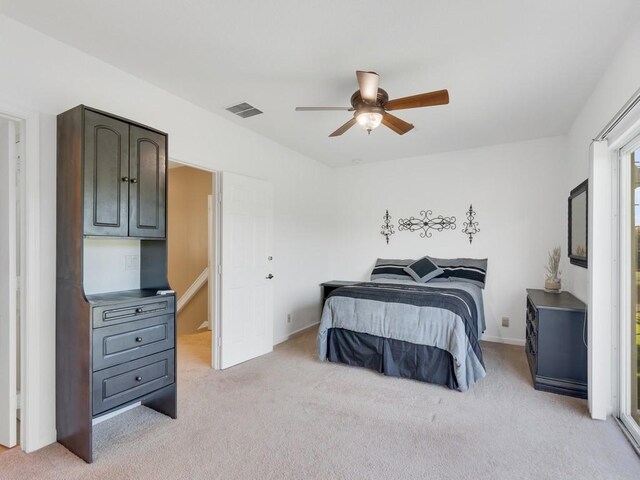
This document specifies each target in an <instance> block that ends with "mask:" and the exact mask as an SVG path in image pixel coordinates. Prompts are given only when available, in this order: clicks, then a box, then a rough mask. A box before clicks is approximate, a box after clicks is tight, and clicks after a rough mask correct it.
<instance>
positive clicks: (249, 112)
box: [227, 102, 262, 118]
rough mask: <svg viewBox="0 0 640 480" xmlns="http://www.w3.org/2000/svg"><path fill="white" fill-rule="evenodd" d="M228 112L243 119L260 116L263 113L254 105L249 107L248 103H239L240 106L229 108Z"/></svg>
mask: <svg viewBox="0 0 640 480" xmlns="http://www.w3.org/2000/svg"><path fill="white" fill-rule="evenodd" d="M227 110H229V111H230V112H231V113H235V114H236V115H238V116H239V117H242V118H248V117H253V116H254V115H260V114H261V113H262V111H260V110H258V109H257V108H256V107H254V106H253V105H249V104H248V103H247V102H243V103H239V104H238V105H234V106H233V107H229V108H227Z"/></svg>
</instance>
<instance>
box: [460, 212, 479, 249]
mask: <svg viewBox="0 0 640 480" xmlns="http://www.w3.org/2000/svg"><path fill="white" fill-rule="evenodd" d="M466 215H467V221H466V222H464V223H463V224H462V225H463V227H464V228H463V229H462V233H464V234H465V235H468V236H469V244H471V242H473V236H474V235H476V234H477V233H478V232H479V231H480V229H479V228H478V225H479V224H478V222H474V220H475V218H476V212H474V210H473V205H469V210H468V211H467V213H466Z"/></svg>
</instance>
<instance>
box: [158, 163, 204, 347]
mask: <svg viewBox="0 0 640 480" xmlns="http://www.w3.org/2000/svg"><path fill="white" fill-rule="evenodd" d="M213 175H214V174H213V173H211V172H207V171H205V170H199V169H197V168H191V167H177V168H170V169H169V179H168V206H169V208H168V225H169V235H168V239H169V285H171V288H173V289H174V290H175V291H176V295H177V298H178V299H180V298H181V297H182V296H183V295H184V293H185V291H186V290H187V289H188V288H189V287H190V286H191V284H193V282H194V281H195V279H196V278H197V277H198V276H199V275H200V274H201V273H202V271H203V270H204V269H205V268H206V267H207V262H208V238H209V236H208V233H209V232H208V203H207V202H208V196H209V195H211V193H212V185H213ZM207 312H208V298H207V285H206V284H205V285H204V286H203V287H202V288H201V289H200V291H199V292H198V293H197V294H196V295H195V296H194V297H193V298H192V299H191V301H190V302H189V303H188V304H187V305H186V306H185V307H184V309H183V310H182V311H181V312H180V313H179V314H178V318H177V327H178V335H183V334H186V333H194V332H196V331H197V330H198V327H199V326H200V325H201V324H202V322H204V321H206V320H207V318H208V315H207Z"/></svg>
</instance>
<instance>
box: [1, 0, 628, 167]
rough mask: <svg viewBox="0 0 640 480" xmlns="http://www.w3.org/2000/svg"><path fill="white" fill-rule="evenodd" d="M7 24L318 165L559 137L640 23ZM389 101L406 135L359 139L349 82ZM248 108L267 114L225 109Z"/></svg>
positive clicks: (620, 18)
mask: <svg viewBox="0 0 640 480" xmlns="http://www.w3.org/2000/svg"><path fill="white" fill-rule="evenodd" d="M2 11H3V13H5V14H6V15H8V16H10V17H12V18H14V19H16V20H18V21H20V22H22V23H25V24H27V25H29V26H32V27H33V28H36V29H37V30H40V31H42V32H44V33H46V34H48V35H50V36H52V37H55V38H57V39H59V40H61V41H63V42H65V43H67V44H69V45H72V46H74V47H77V48H79V49H81V50H84V51H85V52H87V53H90V54H91V55H94V56H95V57H98V58H100V59H103V60H104V61H106V62H109V63H111V64H112V65H115V66H116V67H118V68H120V69H122V70H125V71H127V72H130V73H131V74H133V75H136V76H138V77H140V78H143V79H145V80H147V81H149V82H151V83H153V84H155V85H158V86H160V87H162V88H164V89H166V90H168V91H170V92H173V93H175V94H177V95H179V96H181V97H183V98H185V99H187V100H190V101H191V102H193V103H195V104H198V105H200V106H202V107H204V108H206V109H208V110H210V111H212V112H215V113H217V114H219V115H222V116H224V117H225V118H228V119H229V120H230V121H232V122H236V123H238V124H240V125H243V126H246V127H247V128H249V129H251V130H254V131H255V132H258V133H260V134H262V135H264V136H266V137H269V138H271V139H273V140H275V141H276V142H279V143H281V144H283V145H286V146H288V147H290V148H292V149H294V150H297V151H299V152H301V153H303V154H305V155H307V156H309V157H312V158H315V159H317V160H319V161H322V162H324V163H326V164H328V165H332V166H340V165H349V164H351V163H352V161H353V160H354V159H357V160H359V161H378V160H388V159H392V158H400V157H410V156H416V155H422V154H426V153H435V152H442V151H450V150H459V149H463V148H470V147H476V146H482V145H491V144H497V143H505V142H512V141H519V140H525V139H533V138H540V137H545V136H551V135H560V134H564V133H566V132H567V131H568V129H569V127H570V126H571V123H572V121H573V119H574V118H575V117H576V115H577V113H578V112H579V110H580V108H581V106H582V105H583V104H584V102H585V101H586V99H587V98H588V96H589V94H590V93H591V91H592V90H593V88H594V87H595V85H596V83H597V81H598V79H599V78H600V76H601V75H602V73H603V71H604V70H605V68H606V66H607V65H608V63H609V61H610V57H611V55H612V54H613V53H614V52H615V50H616V48H617V47H618V46H619V45H620V43H621V42H622V41H623V40H624V39H625V38H626V37H627V35H628V34H629V33H630V30H631V28H632V27H633V26H636V28H637V25H638V21H639V20H640V2H639V1H638V0H537V1H531V0H484V1H483V0H458V1H456V2H452V1H450V0H418V1H409V0H407V1H389V0H368V1H345V0H322V1H320V0H315V1H296V0H269V1H260V0H235V1H233V2H226V1H211V0H209V1H207V0H173V1H171V0H110V1H86V0H56V1H51V0H40V1H38V0H3V2H2ZM357 69H362V70H374V71H376V72H378V73H379V74H380V76H381V80H380V86H381V87H382V88H384V89H385V90H387V91H388V92H389V95H390V97H391V98H397V97H403V96H407V95H413V94H417V93H422V92H427V91H431V90H437V89H441V88H448V89H449V94H450V97H451V103H450V104H449V105H447V106H440V107H431V108H422V109H416V110H406V111H398V112H396V113H397V115H398V116H399V117H401V118H403V119H405V120H407V121H409V122H411V123H413V124H414V125H415V126H416V128H415V129H414V130H412V131H411V132H409V133H407V134H406V135H404V136H398V135H396V134H395V133H393V132H392V131H390V130H388V129H386V128H384V127H380V128H378V129H377V130H375V131H373V132H372V133H371V135H370V136H367V134H366V132H365V131H364V130H362V129H360V128H359V127H357V126H355V127H353V128H352V129H351V130H349V131H348V132H347V133H346V134H344V135H343V136H342V137H337V138H328V136H327V135H328V134H329V133H331V132H332V131H333V130H335V129H336V128H337V127H338V126H340V125H342V124H343V123H344V122H345V121H347V120H348V119H349V118H350V115H351V114H350V113H349V112H295V111H294V108H295V107H296V106H298V105H301V106H343V105H344V106H348V105H349V98H350V96H351V94H352V93H353V92H354V91H355V90H356V88H357V84H356V79H355V70H357ZM242 101H247V102H249V103H251V104H252V105H254V106H256V107H257V108H259V109H260V110H262V111H264V114H263V115H259V116H256V117H251V118H248V119H241V118H238V117H236V116H234V115H232V114H230V113H228V112H226V111H225V110H224V108H225V107H228V106H230V105H233V104H235V103H239V102H242Z"/></svg>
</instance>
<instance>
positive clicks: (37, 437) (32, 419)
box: [0, 103, 55, 452]
mask: <svg viewBox="0 0 640 480" xmlns="http://www.w3.org/2000/svg"><path fill="white" fill-rule="evenodd" d="M0 116H2V117H3V118H6V119H8V120H11V121H13V122H15V123H16V125H17V126H18V129H19V132H20V133H19V134H20V143H21V146H22V149H21V161H20V171H19V175H20V187H21V188H20V190H19V192H18V195H19V199H20V204H21V212H20V213H21V225H20V228H21V232H20V246H19V248H20V253H21V277H20V283H19V289H20V292H21V295H20V402H19V408H20V441H19V444H20V448H21V449H22V450H24V451H25V452H31V451H34V450H37V449H39V448H41V447H43V446H45V445H48V444H49V443H52V442H54V441H55V431H53V432H50V431H48V430H49V429H48V426H47V425H45V424H42V422H41V421H40V416H41V415H40V412H41V411H42V410H44V409H45V407H46V409H47V410H49V409H50V406H51V399H49V398H44V397H43V396H42V394H41V392H42V389H41V382H40V378H39V371H40V366H41V364H43V363H47V364H48V363H50V360H51V359H49V358H44V355H43V354H42V353H41V344H42V341H43V339H42V338H41V334H40V331H41V328H40V325H39V323H40V319H41V318H48V317H50V316H51V315H50V314H49V315H44V316H42V315H41V312H40V308H41V304H40V288H41V286H40V279H41V271H40V248H41V245H40V115H39V114H38V113H36V112H33V111H30V110H27V109H24V108H21V107H17V106H15V105H10V104H5V103H0ZM49 287H51V285H50V286H49ZM49 313H50V312H49ZM52 434H53V438H51V436H52Z"/></svg>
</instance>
